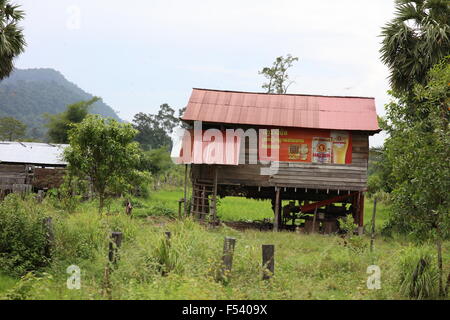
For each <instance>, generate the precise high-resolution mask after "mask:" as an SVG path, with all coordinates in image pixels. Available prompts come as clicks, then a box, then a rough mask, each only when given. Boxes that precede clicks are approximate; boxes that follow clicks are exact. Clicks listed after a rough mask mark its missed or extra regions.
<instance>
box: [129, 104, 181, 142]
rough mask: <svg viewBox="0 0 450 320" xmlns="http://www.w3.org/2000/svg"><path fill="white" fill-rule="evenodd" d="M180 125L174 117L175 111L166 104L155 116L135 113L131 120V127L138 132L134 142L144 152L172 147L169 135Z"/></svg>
mask: <svg viewBox="0 0 450 320" xmlns="http://www.w3.org/2000/svg"><path fill="white" fill-rule="evenodd" d="M179 123H180V121H179V120H178V119H177V118H176V117H175V110H174V109H172V108H171V107H170V106H169V105H168V104H167V103H164V104H162V105H161V106H160V107H159V111H158V113H157V114H145V113H143V112H139V113H137V114H136V115H135V116H134V118H133V126H134V128H135V129H136V130H138V131H139V132H138V134H137V135H136V141H138V142H139V143H140V145H141V147H142V149H144V150H150V149H158V148H163V147H165V148H168V149H170V148H171V147H172V140H171V139H170V136H169V135H170V134H171V133H172V131H173V129H174V128H175V127H176V126H177V125H178V124H179Z"/></svg>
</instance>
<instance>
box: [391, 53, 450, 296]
mask: <svg viewBox="0 0 450 320" xmlns="http://www.w3.org/2000/svg"><path fill="white" fill-rule="evenodd" d="M449 83H450V64H449V59H448V58H447V59H446V60H444V61H443V62H442V63H440V64H438V65H437V66H435V67H434V68H433V69H432V70H431V71H430V73H429V76H428V82H427V84H426V85H416V86H415V87H414V90H413V95H412V96H411V95H410V94H408V93H400V94H399V93H397V94H395V92H394V94H395V97H396V100H395V101H393V102H391V103H390V104H388V105H387V120H388V121H387V122H388V126H389V133H390V137H389V138H388V139H387V140H386V142H385V153H386V156H387V160H388V161H389V162H390V163H391V164H392V172H391V179H392V180H391V181H392V182H391V184H392V185H391V186H392V189H393V191H392V193H391V200H392V210H393V211H392V216H391V224H393V225H395V226H397V228H398V229H399V230H401V231H403V232H406V233H408V234H410V235H412V236H414V237H415V238H417V239H418V240H421V241H434V242H435V243H436V248H437V253H438V267H439V270H440V280H439V288H440V293H441V294H443V284H442V273H443V268H442V242H443V241H444V240H445V239H448V238H449V231H450V218H449V208H450V193H449V190H450V179H449V176H450V130H449V129H450V127H449V119H450V109H449V90H448V84H449ZM411 104H412V105H413V108H411ZM411 109H412V110H414V113H411V111H410V110H411ZM424 113H426V114H427V116H426V117H423V114H424Z"/></svg>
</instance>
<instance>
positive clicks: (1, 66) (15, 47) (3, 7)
mask: <svg viewBox="0 0 450 320" xmlns="http://www.w3.org/2000/svg"><path fill="white" fill-rule="evenodd" d="M24 16H25V13H24V12H23V11H22V10H20V6H19V5H15V4H11V2H10V1H9V0H0V35H1V36H0V80H2V79H4V78H5V77H7V76H9V74H10V73H11V72H12V71H13V69H14V63H13V61H14V59H15V58H16V57H17V56H19V55H20V54H21V53H22V52H23V51H24V50H25V46H26V42H25V37H24V35H23V30H22V28H21V27H20V26H19V22H20V21H21V20H23V18H24Z"/></svg>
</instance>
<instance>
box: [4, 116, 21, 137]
mask: <svg viewBox="0 0 450 320" xmlns="http://www.w3.org/2000/svg"><path fill="white" fill-rule="evenodd" d="M26 129H27V126H26V125H25V124H24V123H22V122H20V121H19V120H17V119H15V118H13V117H3V118H0V140H4V141H15V140H18V139H20V138H22V137H23V136H24V135H25V130H26Z"/></svg>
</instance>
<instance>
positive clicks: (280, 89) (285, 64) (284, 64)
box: [258, 54, 298, 94]
mask: <svg viewBox="0 0 450 320" xmlns="http://www.w3.org/2000/svg"><path fill="white" fill-rule="evenodd" d="M295 61H298V57H293V56H291V55H290V54H288V55H286V58H285V57H283V56H280V57H277V58H276V59H275V62H274V63H273V64H272V67H265V68H263V69H262V70H261V71H259V72H258V73H259V74H261V75H263V76H264V77H266V78H267V80H268V81H269V82H266V83H264V84H263V85H262V88H263V89H266V90H267V93H279V94H283V93H286V92H287V89H288V88H289V86H290V85H291V84H292V83H293V82H294V81H289V76H288V74H287V70H288V69H289V68H290V67H292V65H293V63H294V62H295Z"/></svg>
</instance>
